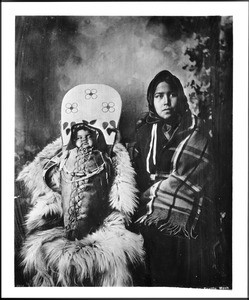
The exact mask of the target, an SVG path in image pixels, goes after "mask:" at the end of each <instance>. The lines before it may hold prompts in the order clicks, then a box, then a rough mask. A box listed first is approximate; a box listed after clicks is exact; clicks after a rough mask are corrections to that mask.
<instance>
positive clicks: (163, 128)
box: [133, 112, 216, 287]
mask: <svg viewBox="0 0 249 300" xmlns="http://www.w3.org/2000/svg"><path fill="white" fill-rule="evenodd" d="M201 123H202V122H200V120H198V119H197V118H196V117H193V116H191V114H190V113H189V112H186V114H185V116H183V117H182V118H181V120H178V121H176V122H175V123H173V124H172V125H171V126H169V125H167V124H165V123H163V122H162V121H158V120H156V122H153V119H152V120H151V118H150V117H148V116H147V118H145V119H143V120H142V121H140V125H139V127H138V129H137V134H136V143H135V146H134V158H133V163H134V168H135V170H136V172H137V184H138V187H139V191H140V192H141V193H140V202H139V208H138V211H137V215H136V220H135V221H136V223H135V224H137V226H138V227H137V230H139V231H140V232H141V233H142V234H143V237H144V241H145V242H144V246H145V250H146V255H147V279H146V282H145V283H144V284H145V285H149V286H173V287H178V286H186V287H211V286H215V280H216V278H215V269H214V267H215V265H214V260H213V259H214V256H213V246H214V244H215V242H216V221H215V209H214V204H213V202H212V195H211V192H212V180H213V177H212V174H213V173H212V171H213V169H212V168H213V166H212V155H211V153H210V141H209V138H207V136H206V135H205V133H204V129H203V126H202V124H201Z"/></svg>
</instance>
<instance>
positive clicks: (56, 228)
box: [17, 138, 144, 286]
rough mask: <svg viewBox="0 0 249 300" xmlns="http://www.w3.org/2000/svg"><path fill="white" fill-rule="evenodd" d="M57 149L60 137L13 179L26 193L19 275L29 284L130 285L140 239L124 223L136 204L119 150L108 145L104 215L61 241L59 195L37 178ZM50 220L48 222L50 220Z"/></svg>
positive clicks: (128, 168) (127, 162) (123, 155)
mask: <svg viewBox="0 0 249 300" xmlns="http://www.w3.org/2000/svg"><path fill="white" fill-rule="evenodd" d="M60 149H61V139H60V138H59V139H57V140H56V141H54V142H53V143H51V144H49V145H48V146H46V147H45V148H44V149H43V150H42V151H41V152H40V153H39V154H38V155H37V157H36V158H35V159H34V161H33V162H32V163H30V164H29V165H27V166H25V167H24V169H23V170H22V171H21V172H20V174H19V176H18V178H17V180H18V181H23V182H24V184H25V186H26V188H27V189H28V191H29V192H30V194H31V199H30V201H31V204H32V209H31V210H30V212H29V213H28V215H27V217H26V222H25V226H26V231H27V237H26V240H25V242H24V244H23V247H22V253H21V256H22V265H23V267H24V273H25V274H26V276H28V277H29V278H30V285H31V286H131V285H132V284H133V281H132V275H131V271H130V267H131V266H132V267H133V268H134V267H135V266H136V265H137V264H142V263H143V257H144V251H143V238H142V236H141V235H137V234H135V233H132V232H130V231H129V230H127V229H126V224H128V223H129V222H130V218H131V216H132V215H133V213H134V210H135V208H136V205H137V200H136V193H137V190H136V187H135V179H134V176H135V173H134V170H133V168H132V166H131V163H130V159H129V155H128V152H127V151H126V149H125V147H124V146H123V145H122V144H120V143H117V144H115V145H114V148H113V152H114V154H115V155H114V157H113V158H112V163H113V166H114V170H115V176H114V180H113V182H112V186H111V189H110V193H109V199H108V200H109V206H110V208H111V212H110V214H109V215H108V216H107V217H106V218H105V219H104V222H103V224H102V225H101V226H100V227H99V228H98V229H97V231H95V232H93V233H91V234H88V235H87V236H86V237H84V238H82V239H81V240H77V239H76V240H75V241H70V240H68V239H67V238H66V232H65V228H64V227H63V224H62V223H61V221H62V219H63V209H62V199H61V195H60V194H59V193H57V192H54V191H52V190H51V189H50V188H49V187H48V186H47V185H46V184H45V182H44V180H43V178H42V177H43V174H42V173H43V166H44V165H45V164H46V163H47V162H48V161H49V159H51V158H52V157H53V156H54V155H56V153H57V152H58V151H59V150H60ZM51 216H52V218H51Z"/></svg>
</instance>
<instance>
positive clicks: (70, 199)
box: [45, 122, 112, 240]
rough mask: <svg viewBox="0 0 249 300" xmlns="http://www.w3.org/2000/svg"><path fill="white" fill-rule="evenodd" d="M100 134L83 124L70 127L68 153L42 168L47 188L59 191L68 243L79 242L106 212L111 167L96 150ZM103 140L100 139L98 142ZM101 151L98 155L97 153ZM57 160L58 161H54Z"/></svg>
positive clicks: (105, 155)
mask: <svg viewBox="0 0 249 300" xmlns="http://www.w3.org/2000/svg"><path fill="white" fill-rule="evenodd" d="M100 136H101V132H100V131H99V130H97V129H95V128H93V127H92V126H90V125H88V124H87V122H85V123H79V124H75V125H74V126H73V127H72V136H71V142H70V145H69V148H70V150H67V152H66V153H65V154H64V158H62V159H60V163H59V164H57V163H56V158H53V159H52V162H53V161H54V162H55V164H52V167H51V161H50V162H48V169H47V168H46V166H45V178H46V182H47V184H48V185H49V186H50V187H51V188H52V189H55V190H60V191H61V195H62V203H63V214H64V216H63V220H64V226H65V228H66V232H67V237H68V239H69V240H75V238H77V239H81V238H83V237H84V236H86V235H87V234H89V233H92V232H94V231H95V230H96V229H97V228H98V227H99V226H100V225H101V224H102V222H103V220H104V217H105V216H106V215H107V212H108V209H109V208H108V202H107V195H108V192H109V190H110V188H109V187H110V181H111V176H112V174H111V173H112V163H111V159H110V157H108V155H107V153H106V152H105V148H107V147H105V146H104V142H102V145H101V146H100V142H99V140H100V139H101V138H100ZM102 140H103V138H102ZM101 148H102V151H101V150H99V149H101ZM57 159H58V158H57Z"/></svg>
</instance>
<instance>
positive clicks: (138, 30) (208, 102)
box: [15, 12, 233, 287]
mask: <svg viewBox="0 0 249 300" xmlns="http://www.w3.org/2000/svg"><path fill="white" fill-rule="evenodd" d="M81 13H82V14H84V12H81ZM15 46H16V52H15V55H16V59H15V66H16V69H15V74H16V101H15V147H16V148H15V172H16V175H17V174H18V172H19V171H20V169H21V168H22V166H23V165H24V164H25V163H27V162H28V161H31V160H32V159H33V158H34V157H35V155H36V154H37V153H38V152H39V151H40V150H42V149H43V147H44V146H46V145H47V144H48V143H50V142H51V141H53V140H55V139H56V138H57V137H59V136H60V123H59V122H60V118H61V116H60V106H61V101H62V98H63V96H64V95H65V93H66V92H67V91H68V90H69V89H71V88H72V87H74V86H75V85H77V84H81V83H103V84H107V85H110V86H112V87H113V88H115V89H116V90H117V91H118V92H119V94H120V95H121V98H122V101H123V109H122V116H121V121H120V130H121V133H122V137H123V141H124V142H125V143H130V142H132V141H133V140H134V128H135V123H136V121H137V119H138V118H139V116H140V115H141V113H143V112H145V111H146V110H147V103H146V91H147V86H148V84H149V82H150V81H151V79H152V78H153V77H154V76H155V75H156V73H158V72H159V71H161V70H163V69H168V70H170V71H171V72H172V73H174V74H175V75H176V76H178V77H179V78H180V80H181V82H182V84H183V86H184V89H185V92H186V95H187V97H188V99H189V105H190V108H191V109H192V110H193V112H194V113H196V114H200V115H201V116H202V117H203V118H205V119H206V120H207V123H208V126H209V134H210V136H212V137H213V142H214V150H215V160H216V170H217V172H216V178H214V180H215V181H216V182H217V187H216V191H215V199H216V203H217V208H218V211H219V212H221V213H222V216H223V217H224V218H221V221H222V223H223V226H221V244H220V245H219V246H218V248H220V249H221V250H220V251H218V252H217V253H218V254H219V255H220V257H219V262H220V266H219V268H220V272H221V282H220V283H218V284H219V285H225V286H230V287H231V274H232V272H231V267H232V262H231V245H232V234H231V228H232V209H231V207H232V78H233V77H232V62H233V54H232V53H233V52H232V46H233V34H232V18H231V17H229V16H223V17H222V16H214V17H147V16H146V17H129V16H127V17H118V16H112V17H101V16H93V17H91V16H87V17H85V16H79V17H76V16H70V17H67V16H55V17H53V16H49V17H47V16H44V17H43V16H39V17H38V16H18V17H16V43H15ZM15 188H16V197H17V198H16V208H15V210H16V211H15V216H16V218H15V220H16V221H15V222H16V226H15V230H16V234H15V236H16V243H15V247H16V252H15V253H16V260H17V262H16V284H17V285H18V284H20V285H21V284H22V282H23V278H22V274H21V271H20V270H19V268H18V267H17V265H18V252H19V249H20V245H21V242H22V239H23V236H24V231H23V227H22V222H23V215H24V213H25V212H26V211H27V208H28V203H27V202H26V195H25V194H24V192H23V189H22V187H20V186H19V185H17V184H15ZM20 203H22V205H19V204H20Z"/></svg>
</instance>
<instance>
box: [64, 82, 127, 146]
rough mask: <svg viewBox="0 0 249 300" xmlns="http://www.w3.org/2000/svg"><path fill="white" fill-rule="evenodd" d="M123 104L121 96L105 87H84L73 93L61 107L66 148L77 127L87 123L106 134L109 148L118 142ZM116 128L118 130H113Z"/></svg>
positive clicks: (69, 94)
mask: <svg viewBox="0 0 249 300" xmlns="http://www.w3.org/2000/svg"><path fill="white" fill-rule="evenodd" d="M121 109H122V101H121V97H120V95H119V93H118V92H117V91H116V90H115V89H114V88H112V87H110V86H108V85H105V84H80V85H77V86H75V87H73V88H72V89H71V90H69V91H68V92H67V93H66V95H65V96H64V98H63V100H62V105H61V136H62V145H63V149H65V148H66V147H67V145H68V143H69V141H70V137H71V128H72V126H73V125H74V124H77V123H82V122H87V123H89V125H91V126H92V127H95V128H97V129H100V130H101V131H102V132H103V135H104V138H105V141H106V144H107V145H113V144H114V141H115V135H116V132H115V129H117V128H118V125H119V119H120V115H121ZM113 129H114V130H113Z"/></svg>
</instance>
